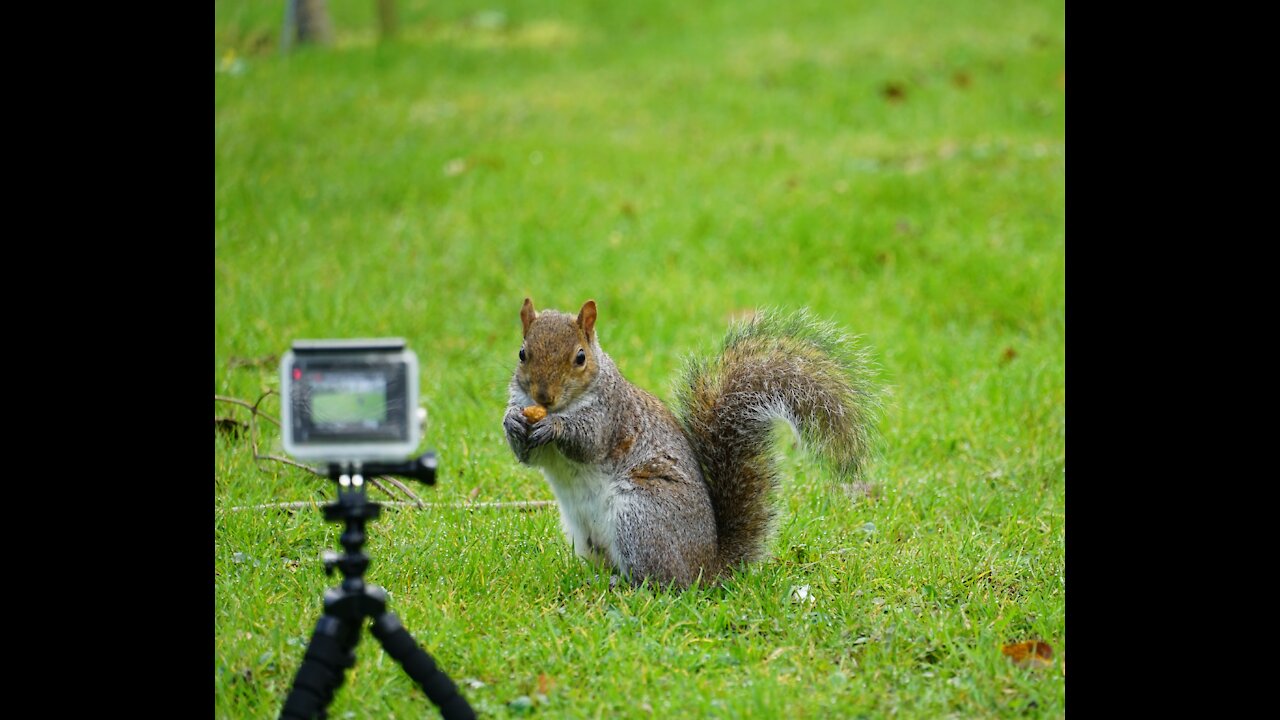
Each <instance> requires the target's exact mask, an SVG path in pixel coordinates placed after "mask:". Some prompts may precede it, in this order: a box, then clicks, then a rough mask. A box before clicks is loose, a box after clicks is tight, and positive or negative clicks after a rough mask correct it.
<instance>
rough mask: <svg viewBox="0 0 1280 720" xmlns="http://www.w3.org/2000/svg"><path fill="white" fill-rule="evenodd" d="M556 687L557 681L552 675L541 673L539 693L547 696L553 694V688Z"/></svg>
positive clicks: (539, 676)
mask: <svg viewBox="0 0 1280 720" xmlns="http://www.w3.org/2000/svg"><path fill="white" fill-rule="evenodd" d="M555 686H556V681H555V680H554V679H553V678H552V677H551V676H550V675H547V674H546V673H540V674H539V675H538V692H539V693H540V694H542V695H546V694H547V693H549V692H551V688H553V687H555Z"/></svg>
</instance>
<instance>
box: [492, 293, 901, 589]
mask: <svg viewBox="0 0 1280 720" xmlns="http://www.w3.org/2000/svg"><path fill="white" fill-rule="evenodd" d="M520 320H521V323H522V325H523V326H524V342H523V343H522V345H521V346H520V352H519V358H520V361H519V364H518V365H517V366H516V370H515V374H514V375H513V377H512V378H511V384H510V396H509V401H508V405H507V411H506V415H505V416H504V418H503V429H504V431H505V433H506V437H507V442H508V443H509V444H510V445H511V449H512V451H513V452H514V453H515V456H516V459H517V460H518V461H520V462H521V463H525V464H527V465H531V466H535V467H537V468H539V469H541V470H542V472H543V474H544V475H545V476H546V478H547V481H548V482H549V484H550V485H551V490H552V492H553V493H554V494H555V497H556V501H557V503H558V504H559V507H560V517H561V524H562V527H563V529H564V532H565V535H566V536H567V537H568V539H569V541H570V542H571V543H572V544H573V548H574V551H575V552H577V554H578V555H581V556H583V557H585V558H588V559H592V560H595V561H598V562H600V563H602V564H604V565H607V566H609V567H611V568H613V569H614V570H616V571H617V572H618V573H619V574H620V575H621V576H622V577H624V578H627V579H628V580H630V581H631V582H633V583H635V584H639V583H641V582H642V581H643V580H645V579H646V578H648V579H649V580H650V581H651V582H655V583H657V584H659V585H668V584H674V585H675V586H677V587H687V586H688V585H690V584H692V583H693V582H695V581H697V580H699V579H701V581H702V582H704V583H714V582H718V581H720V580H721V579H723V577H724V576H725V574H726V573H728V572H729V571H731V570H732V569H733V568H734V567H736V566H738V565H740V564H741V563H744V562H748V561H751V560H756V559H758V558H760V557H761V556H762V555H763V554H764V551H765V547H766V542H767V539H768V533H769V530H770V524H771V521H772V518H773V515H774V510H773V507H772V505H771V500H770V498H769V497H768V496H769V493H770V491H771V490H772V489H773V487H774V485H775V484H776V482H777V475H778V471H777V469H776V467H775V465H776V463H775V460H774V458H773V455H772V452H771V451H772V448H771V446H770V444H771V439H772V426H773V423H774V420H775V418H782V419H785V420H787V421H788V422H789V423H791V425H792V427H793V428H795V429H796V430H798V432H799V435H800V437H801V438H802V439H804V440H805V441H806V444H807V445H810V446H813V447H814V449H816V450H817V451H818V452H819V455H821V456H822V457H824V458H825V459H827V460H829V461H830V462H831V464H832V467H833V469H834V471H835V472H836V473H838V474H839V475H841V476H843V477H852V476H854V475H856V474H857V473H858V472H859V470H860V469H861V467H862V465H863V464H864V462H865V460H866V458H867V455H868V451H869V444H870V439H871V434H872V431H873V427H874V419H875V413H876V411H877V410H878V407H879V400H878V398H879V394H878V392H877V390H876V389H875V387H874V384H873V373H872V371H871V369H870V364H869V362H868V361H867V359H866V356H865V354H864V353H863V352H862V351H861V350H859V349H858V348H857V347H856V346H855V345H854V344H853V342H852V341H851V340H850V339H848V338H847V337H846V336H844V335H843V334H841V333H840V332H839V331H838V330H837V329H836V328H835V327H834V326H832V325H830V324H828V323H823V322H819V321H817V320H815V319H814V318H813V317H812V316H810V315H809V313H807V312H806V311H799V312H794V313H789V314H782V313H776V312H762V313H758V314H756V315H755V316H754V317H753V318H751V319H749V320H747V321H745V322H740V323H738V324H736V325H733V326H731V327H730V330H729V332H728V335H727V336H726V337H725V339H724V343H723V346H722V348H721V350H720V352H719V354H718V355H717V356H715V357H712V358H709V359H694V360H692V361H690V363H689V364H688V365H687V367H686V369H685V372H684V376H683V379H682V382H681V383H679V385H678V387H677V389H676V395H677V401H678V402H677V406H678V407H677V412H676V413H672V411H671V410H669V409H668V408H667V407H666V406H665V405H664V404H663V403H662V401H660V400H659V399H658V398H656V397H654V396H653V395H651V394H649V393H648V392H645V391H644V390H642V389H640V388H638V387H636V386H634V385H632V384H631V383H630V382H628V381H627V380H626V379H625V378H623V376H622V374H621V373H620V372H619V371H618V368H617V366H616V365H614V362H613V360H612V359H611V358H610V357H609V356H608V355H607V354H605V352H604V350H602V349H601V347H600V343H599V340H598V338H597V337H596V304H595V301H594V300H588V301H587V302H586V303H585V304H584V305H583V306H582V309H581V311H579V313H578V315H577V316H576V317H575V316H573V315H570V314H567V313H563V312H558V311H555V310H543V311H542V312H538V311H536V310H535V309H534V307H533V302H532V301H531V300H530V299H529V298H525V301H524V306H523V307H522V308H521V310H520Z"/></svg>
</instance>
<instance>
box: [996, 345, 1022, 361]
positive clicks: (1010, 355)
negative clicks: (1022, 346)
mask: <svg viewBox="0 0 1280 720" xmlns="http://www.w3.org/2000/svg"><path fill="white" fill-rule="evenodd" d="M1016 357H1018V351H1017V350H1014V349H1013V348H1011V347H1007V348H1005V349H1004V352H1002V353H1000V359H1001V360H1003V361H1004V362H1009V361H1010V360H1012V359H1014V358H1016Z"/></svg>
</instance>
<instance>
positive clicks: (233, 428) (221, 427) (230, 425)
mask: <svg viewBox="0 0 1280 720" xmlns="http://www.w3.org/2000/svg"><path fill="white" fill-rule="evenodd" d="M248 429H249V423H247V422H244V421H242V420H236V419H235V418H229V417H216V418H214V419H213V430H214V432H220V433H225V434H227V435H230V436H231V437H240V433H241V432H243V431H245V430H248Z"/></svg>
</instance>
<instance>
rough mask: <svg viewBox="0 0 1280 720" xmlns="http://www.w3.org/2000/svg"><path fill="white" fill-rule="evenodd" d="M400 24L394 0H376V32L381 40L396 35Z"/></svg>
mask: <svg viewBox="0 0 1280 720" xmlns="http://www.w3.org/2000/svg"><path fill="white" fill-rule="evenodd" d="M399 24H400V21H399V19H398V18H397V17H396V0H378V34H379V35H380V37H381V39H383V40H390V39H392V38H394V37H395V36H396V30H398V29H399V28H398V26H399Z"/></svg>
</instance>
